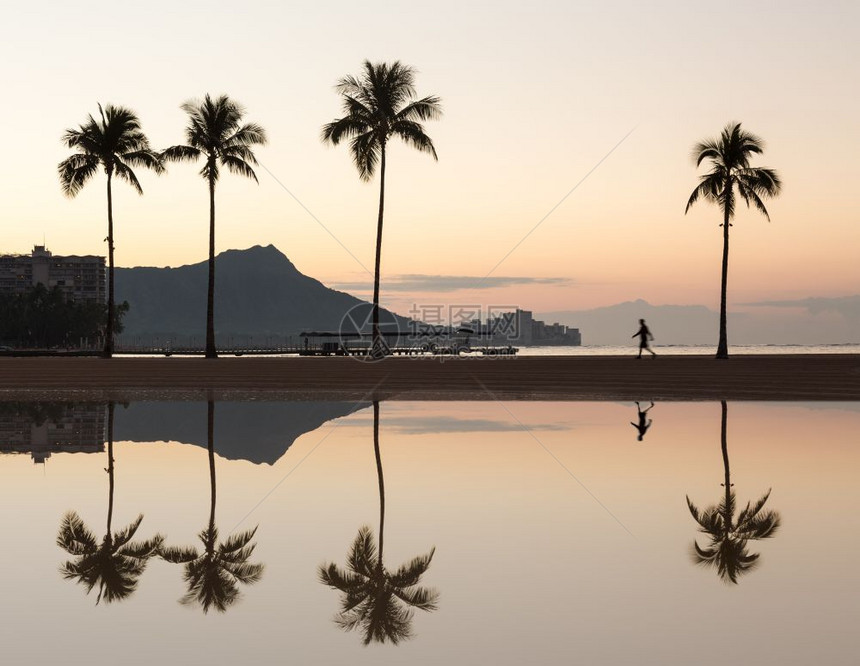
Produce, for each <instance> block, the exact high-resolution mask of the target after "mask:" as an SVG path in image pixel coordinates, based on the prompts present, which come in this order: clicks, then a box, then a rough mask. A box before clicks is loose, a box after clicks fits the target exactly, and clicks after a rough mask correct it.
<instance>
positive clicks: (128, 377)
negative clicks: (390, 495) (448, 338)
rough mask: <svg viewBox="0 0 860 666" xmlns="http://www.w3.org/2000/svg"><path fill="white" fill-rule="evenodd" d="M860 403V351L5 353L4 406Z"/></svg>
mask: <svg viewBox="0 0 860 666" xmlns="http://www.w3.org/2000/svg"><path fill="white" fill-rule="evenodd" d="M207 396H213V397H215V398H216V399H254V398H256V399H311V398H314V399H332V400H337V399H341V400H370V399H380V400H392V399H394V400H493V399H506V400H511V399H516V400H723V399H725V400H782V401H785V400H860V355H848V354H846V355H835V354H834V355H784V356H779V355H768V356H764V355H762V356H737V357H733V358H731V359H729V360H728V361H717V360H715V359H713V358H712V357H710V356H674V357H673V356H661V357H659V358H657V359H650V358H643V359H641V360H636V359H635V358H634V357H621V356H611V357H561V356H543V357H520V358H513V359H504V360H501V359H498V360H490V359H459V358H447V359H446V358H438V357H436V358H421V359H415V358H388V359H385V360H384V361H382V362H378V363H364V362H360V361H358V360H356V359H352V358H234V357H222V358H219V359H217V360H206V359H200V358H146V359H144V358H114V359H110V360H107V359H100V358H2V359H0V399H5V400H14V399H21V398H24V399H52V398H54V399H62V400H69V399H74V398H78V399H82V400H92V399H107V398H110V399H118V400H121V399H183V398H187V399H200V398H205V397H207Z"/></svg>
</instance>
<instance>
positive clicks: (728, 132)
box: [684, 123, 782, 359]
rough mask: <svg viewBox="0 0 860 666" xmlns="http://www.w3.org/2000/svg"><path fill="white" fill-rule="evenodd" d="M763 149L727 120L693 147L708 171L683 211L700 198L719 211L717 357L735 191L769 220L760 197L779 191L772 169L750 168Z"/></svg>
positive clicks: (722, 344) (722, 351)
mask: <svg viewBox="0 0 860 666" xmlns="http://www.w3.org/2000/svg"><path fill="white" fill-rule="evenodd" d="M763 151H764V142H763V141H762V140H761V139H760V138H759V137H757V136H756V135H755V134H750V133H749V132H747V131H746V130H743V129H741V124H740V123H729V124H728V125H726V126H725V128H724V129H723V131H722V133H721V134H720V136H719V138H717V139H707V140H705V141H701V142H699V143H697V144H696V145H695V146H694V147H693V161H695V163H696V166H697V167H698V166H700V165H701V164H702V162H704V161H705V160H710V162H711V170H710V171H709V172H708V173H706V174H704V175H703V176H700V178H699V184H698V185H697V186H696V189H694V190H693V193H692V194H691V195H690V198H689V199H688V200H687V207H686V208H685V209H684V214H685V215H686V213H687V211H689V210H690V207H691V206H692V205H693V204H694V203H696V201H698V200H699V198H700V197H701V198H703V199H705V200H707V201H713V202H714V203H716V204H717V205H718V206H719V207H720V210H722V211H723V224H722V227H723V263H722V273H721V276H722V277H721V282H720V339H719V343H718V344H717V358H721V359H723V358H728V357H729V343H728V334H727V332H726V288H727V283H728V277H729V227H730V226H731V220H732V218H733V217H734V215H735V204H736V202H737V196H736V195H735V188H737V191H738V194H739V195H740V197H741V198H742V199H743V200H744V202H745V203H746V205H747V207H749V206H750V205H752V206H755V207H756V208H757V209H758V210H759V211H761V213H762V214H763V215H764V216H765V217H766V218H767V219H768V221H769V220H770V215H769V214H768V212H767V208H765V206H764V202H763V201H762V197H764V198H767V197H775V196H776V195H778V194H779V191H780V189H781V187H782V182H781V181H780V179H779V176H778V175H777V173H776V171H774V170H773V169H767V168H763V167H751V166H750V158H751V157H752V156H753V155H758V154H761V153H762V152H763Z"/></svg>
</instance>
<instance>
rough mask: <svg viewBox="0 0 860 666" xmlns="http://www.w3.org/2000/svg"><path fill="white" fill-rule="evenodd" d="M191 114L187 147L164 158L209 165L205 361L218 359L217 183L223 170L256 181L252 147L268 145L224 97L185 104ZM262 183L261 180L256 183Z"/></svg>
mask: <svg viewBox="0 0 860 666" xmlns="http://www.w3.org/2000/svg"><path fill="white" fill-rule="evenodd" d="M181 108H182V110H183V111H185V113H187V114H188V125H187V126H186V127H185V140H186V141H187V142H188V143H187V145H181V146H172V147H170V148H168V149H167V150H165V151H164V152H163V153H162V155H163V157H164V159H165V160H167V161H172V162H177V161H182V160H188V161H194V160H197V159H198V158H200V157H204V158H205V160H206V163H205V164H204V165H203V168H202V169H200V175H201V176H203V177H204V178H205V179H206V180H207V181H208V183H209V289H208V295H207V298H206V358H216V357H217V356H218V353H217V351H216V350H215V183H217V182H218V177H219V176H220V168H221V167H225V168H226V169H227V170H228V171H231V172H232V173H236V174H239V175H240V176H245V177H246V178H251V179H253V180H254V181H257V174H256V173H254V169H253V168H252V167H251V165H256V164H257V158H256V157H255V156H254V152H253V151H252V150H251V146H255V145H263V144H265V143H266V132H265V130H264V129H263V128H262V127H261V126H260V125H257V124H256V123H244V124H243V123H242V116H244V115H245V110H244V109H243V108H242V106H241V105H240V104H239V103H238V102H235V101H234V100H232V99H230V98H229V97H228V96H227V95H221V96H220V97H217V98H215V99H213V98H212V97H210V96H209V95H208V94H207V95H206V96H205V97H204V98H203V101H202V102H201V101H196V100H192V101H188V102H185V104H183V105H182V107H181ZM257 182H259V181H257Z"/></svg>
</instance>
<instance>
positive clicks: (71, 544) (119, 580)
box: [57, 402, 164, 604]
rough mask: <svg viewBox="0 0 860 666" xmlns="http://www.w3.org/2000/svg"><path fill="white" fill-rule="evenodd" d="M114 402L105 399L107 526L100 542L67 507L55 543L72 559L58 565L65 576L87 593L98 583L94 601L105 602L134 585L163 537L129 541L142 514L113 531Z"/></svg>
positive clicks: (120, 596) (122, 595) (125, 595)
mask: <svg viewBox="0 0 860 666" xmlns="http://www.w3.org/2000/svg"><path fill="white" fill-rule="evenodd" d="M113 422H114V403H113V402H110V403H108V423H107V445H108V451H107V453H108V466H107V468H105V471H106V472H107V473H108V483H109V486H108V509H107V529H106V531H105V535H104V537H103V538H102V541H101V543H98V542H97V541H96V537H95V534H93V532H92V531H91V530H90V529H89V528H88V527H87V526H86V525H85V524H84V521H83V520H82V519H81V517H80V516H79V515H78V514H77V513H76V512H74V511H69V512H68V513H66V515H65V516H64V517H63V521H62V523H61V524H60V530H59V532H58V533H57V545H58V546H59V547H60V548H62V549H63V550H65V551H66V552H67V553H69V554H70V555H72V556H73V557H74V559H72V560H69V561H68V562H65V563H63V564H62V565H61V566H60V573H61V574H62V576H63V578H65V579H66V580H73V581H75V582H77V583H80V584H81V585H84V586H85V587H86V588H87V594H89V593H90V592H91V591H92V590H93V589H94V588H96V587H98V595H97V596H96V604H98V603H99V602H100V601H101V600H102V599H104V601H105V603H110V602H112V601H121V600H122V599H126V598H128V597H129V596H131V594H132V593H133V592H134V591H135V590H136V589H137V584H138V580H139V579H140V576H141V574H142V573H143V571H144V569H146V565H147V562H148V561H149V560H150V558H152V557H153V556H154V555H155V554H156V552H157V550H158V548H159V546H160V545H161V543H162V541H163V540H164V537H162V536H161V535H160V534H156V535H155V536H154V537H152V538H151V539H146V540H144V541H132V539H133V538H134V535H135V534H136V533H137V530H138V528H139V527H140V524H141V522H142V521H143V514H140V515H139V516H138V517H137V519H135V521H134V522H133V523H131V525H128V526H126V527H124V528H123V529H121V530H120V531H118V532H113V531H112V530H113V527H112V522H113V496H114V457H113Z"/></svg>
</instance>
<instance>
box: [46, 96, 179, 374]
mask: <svg viewBox="0 0 860 666" xmlns="http://www.w3.org/2000/svg"><path fill="white" fill-rule="evenodd" d="M98 106H99V119H98V120H96V119H95V118H93V116H92V115H90V116H88V117H87V120H86V122H84V123H83V124H82V125H80V126H78V128H77V129H67V130H66V131H65V133H64V134H63V138H62V141H63V144H64V145H65V146H66V147H67V148H72V149H74V150H75V151H76V152H75V153H74V154H72V155H70V156H69V157H67V158H66V159H64V160H63V161H62V162H60V164H59V165H58V167H57V170H58V171H59V175H60V185H61V186H62V188H63V192H64V193H65V195H66V196H68V197H70V198H72V197H75V196H77V194H78V192H80V191H81V190H82V189H83V187H84V185H86V184H87V182H88V181H89V180H90V179H91V178H92V177H93V176H94V175H95V174H96V173H97V172H98V170H99V168H100V167H101V168H102V169H103V170H104V172H105V175H106V176H107V213H108V235H107V239H106V240H107V244H108V312H107V323H106V324H105V346H104V356H105V357H107V358H110V357H111V356H112V355H113V349H114V341H113V331H114V323H115V322H114V318H115V316H116V314H115V307H116V306H115V303H114V261H113V253H114V242H113V195H112V192H111V183H112V181H113V177H114V176H116V177H117V178H119V179H120V180H124V181H125V182H127V183H128V184H129V185H131V186H132V187H133V188H134V189H135V190H137V193H138V194H143V188H142V187H141V186H140V182H139V181H138V180H137V176H136V175H135V173H134V171H133V170H132V167H145V168H147V169H152V170H153V171H155V172H156V173H162V172H163V171H164V167H163V165H162V162H161V158H160V157H159V155H158V154H157V153H156V152H155V151H153V150H152V149H151V148H150V147H149V140H148V139H147V138H146V135H145V134H144V133H143V131H142V130H141V128H140V120H139V119H138V117H137V115H135V113H134V111H132V110H130V109H127V108H125V107H123V106H114V105H113V104H108V105H106V106H105V107H104V108H102V105H101V104H99V105H98Z"/></svg>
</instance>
